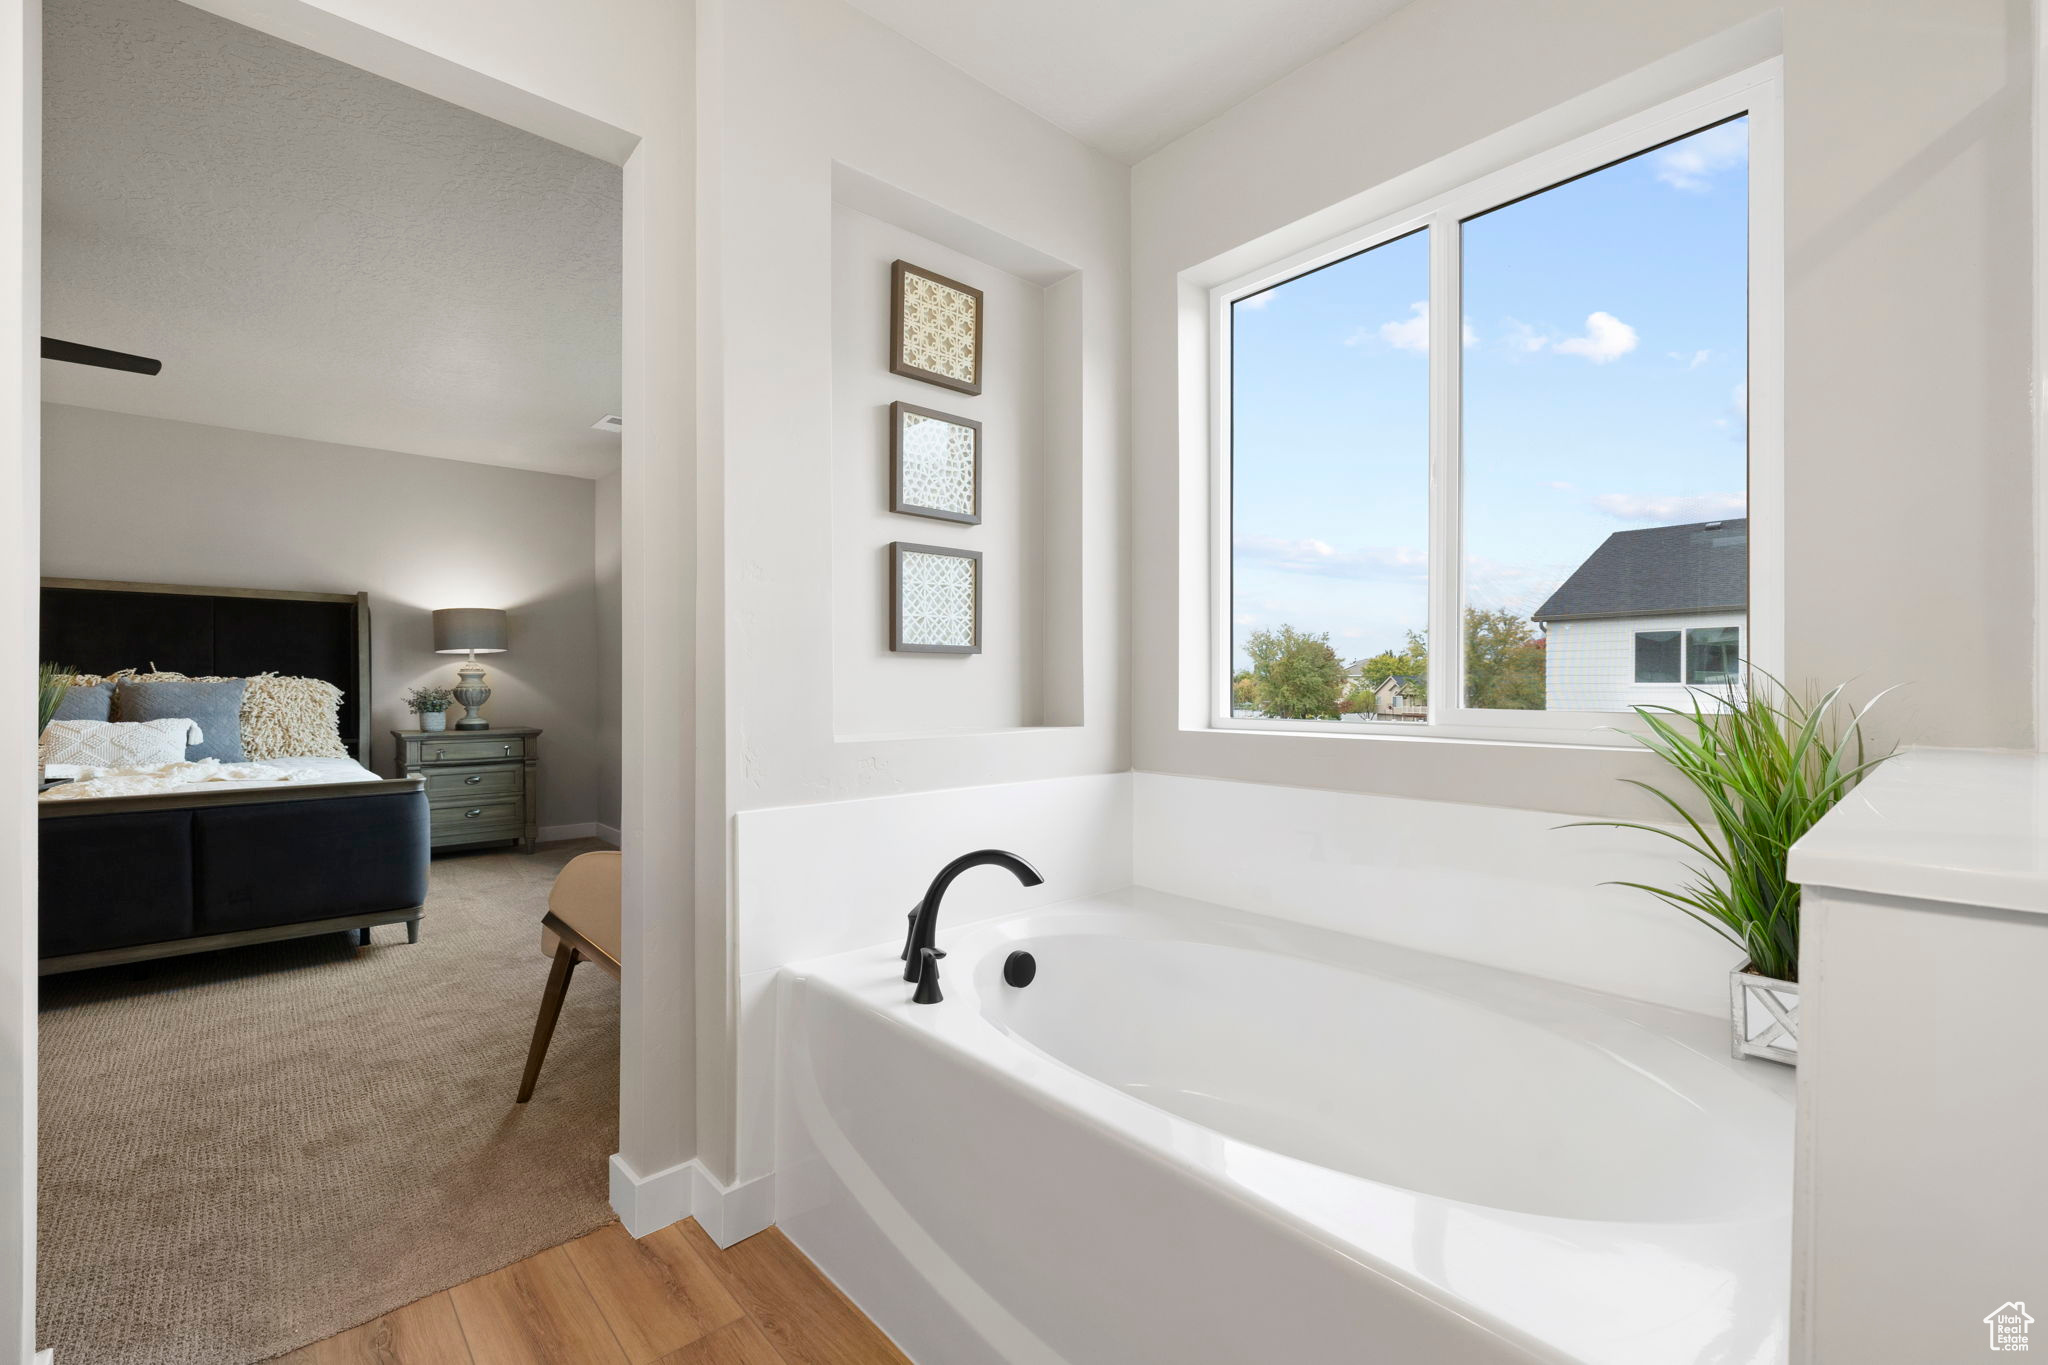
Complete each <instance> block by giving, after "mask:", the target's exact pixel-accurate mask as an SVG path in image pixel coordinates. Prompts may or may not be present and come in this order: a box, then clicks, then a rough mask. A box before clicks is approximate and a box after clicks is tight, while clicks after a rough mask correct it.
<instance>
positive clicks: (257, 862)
mask: <svg viewBox="0 0 2048 1365" xmlns="http://www.w3.org/2000/svg"><path fill="white" fill-rule="evenodd" d="M369 639H370V612H369V599H368V595H367V594H364V593H356V594H339V593H309V592H276V591H267V590H256V589H242V588H204V587H191V586H185V585H173V584H150V583H111V582H97V581H91V580H80V579H44V580H43V591H42V631H41V656H42V657H43V658H44V659H48V660H60V661H62V662H63V663H66V664H69V665H73V666H75V667H76V668H78V669H79V670H80V671H81V672H87V673H113V672H116V671H118V670H120V669H124V668H154V669H157V670H162V671H166V672H179V673H185V674H189V675H191V676H193V677H205V676H219V677H245V676H249V675H252V674H256V673H262V672H274V673H280V674H289V675H294V676H300V677H313V678H321V679H324V680H325V681H327V682H331V683H333V684H334V685H335V686H337V687H339V688H340V689H341V690H342V705H341V716H340V719H341V733H342V740H343V743H344V745H345V747H346V748H347V749H348V750H349V757H348V758H346V759H343V758H338V757H325V758H281V759H275V760H261V761H259V762H260V763H262V764H263V765H264V766H278V767H283V768H286V769H288V770H290V772H289V776H291V778H292V779H293V780H290V781H278V782H210V783H206V784H204V785H202V786H194V787H188V788H183V789H180V790H177V791H173V792H161V793H153V794H148V795H136V796H109V797H103V798H97V799H85V800H45V801H42V802H40V803H38V811H37V814H38V817H39V825H38V843H39V847H40V876H39V912H38V913H39V919H40V923H41V934H42V937H41V947H40V956H41V963H40V970H41V972H42V974H43V975H46V976H47V975H50V974H52V973H56V972H68V971H76V970H79V969H81V968H86V967H102V966H111V965H115V964H119V963H125V962H136V961H142V960H145V959H150V958H160V957H171V956H176V955H180V954H184V953H195V952H207V951H211V950H213V949H218V948H230V947H236V946H239V945H242V944H248V943H261V942H267V941H271V940H275V939H285V938H298V937H304V936H307V935H312V934H328V933H343V932H347V933H352V934H355V935H357V936H359V940H360V941H361V942H365V943H367V942H368V941H369V930H370V929H371V928H372V927H374V926H376V925H380V924H398V923H403V924H405V925H406V928H407V934H406V937H407V941H408V942H415V943H416V942H418V941H419V934H420V922H421V913H422V904H423V903H424V901H425V900H426V892H427V856H428V830H427V819H428V817H427V797H426V790H425V788H426V783H425V781H424V779H422V778H417V777H405V778H379V777H378V776H376V774H374V773H372V772H370V771H369V769H368V768H367V767H366V766H364V765H365V764H366V763H367V761H368V759H369V756H370V747H369V729H370V727H369V700H370V695H371V693H370V651H369Z"/></svg>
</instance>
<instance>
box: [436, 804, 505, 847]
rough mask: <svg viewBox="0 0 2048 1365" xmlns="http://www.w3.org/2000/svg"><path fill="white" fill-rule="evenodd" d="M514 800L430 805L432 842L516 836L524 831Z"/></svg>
mask: <svg viewBox="0 0 2048 1365" xmlns="http://www.w3.org/2000/svg"><path fill="white" fill-rule="evenodd" d="M523 814H524V811H523V808H522V806H521V803H519V802H518V801H477V802H474V803H472V804H470V805H460V804H458V805H452V806H433V807H430V808H429V810H428V818H429V821H430V825H431V828H432V831H433V837H434V842H435V843H437V844H439V843H443V842H446V841H452V840H463V839H518V838H523V837H524V836H525V834H526V830H525V828H524V825H525V820H524V818H523Z"/></svg>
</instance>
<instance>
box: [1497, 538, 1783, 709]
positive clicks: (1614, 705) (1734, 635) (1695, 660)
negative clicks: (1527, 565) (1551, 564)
mask: <svg viewBox="0 0 2048 1365" xmlns="http://www.w3.org/2000/svg"><path fill="white" fill-rule="evenodd" d="M1748 607H1749V520H1748V518H1746V517H1735V518H1731V519H1729V520H1726V521H1702V522H1693V523H1690V524H1688V525H1684V526H1651V527H1647V528H1645V529H1643V530H1640V531H1616V532H1615V533H1614V534H1613V535H1611V536H1609V537H1607V539H1606V540H1605V541H1604V542H1602V543H1601V546H1600V548H1599V549H1597V550H1595V551H1593V553H1592V555H1591V556H1590V557H1588V558H1587V560H1586V562H1585V563H1583V564H1581V565H1579V567H1578V568H1577V569H1576V570H1574V571H1573V573H1572V576H1571V577H1570V578H1567V579H1566V580H1565V581H1564V584H1563V586H1561V587H1559V588H1558V590H1557V591H1556V592H1554V593H1552V594H1551V595H1550V597H1549V600H1547V601H1546V602H1544V604H1543V605H1542V606H1541V607H1538V608H1537V609H1536V611H1535V612H1534V613H1533V615H1532V618H1531V619H1533V620H1535V621H1537V622H1538V623H1539V624H1541V625H1542V627H1543V629H1544V632H1545V637H1546V647H1545V649H1544V703H1545V706H1546V708H1547V709H1548V710H1552V711H1626V710H1627V709H1628V708H1629V707H1631V706H1638V705H1646V704H1648V705H1656V704H1663V705H1675V706H1683V705H1686V704H1687V698H1688V694H1687V692H1686V690H1685V689H1686V687H1687V686H1688V685H1691V686H1695V687H1707V688H1722V687H1726V686H1727V685H1728V684H1730V683H1732V682H1737V681H1739V679H1740V660H1742V659H1744V658H1746V657H1747V656H1748V649H1747V641H1746V640H1745V639H1744V638H1743V637H1744V634H1745V632H1746V630H1747V623H1748Z"/></svg>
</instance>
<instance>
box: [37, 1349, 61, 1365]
mask: <svg viewBox="0 0 2048 1365" xmlns="http://www.w3.org/2000/svg"><path fill="white" fill-rule="evenodd" d="M56 1358H57V1348H56V1347H54V1346H45V1347H44V1348H43V1349H42V1350H40V1351H37V1352H36V1358H35V1360H34V1361H33V1362H31V1365H51V1362H52V1361H54V1360H55V1359H56Z"/></svg>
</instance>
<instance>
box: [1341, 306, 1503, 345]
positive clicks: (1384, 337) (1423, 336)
mask: <svg viewBox="0 0 2048 1365" xmlns="http://www.w3.org/2000/svg"><path fill="white" fill-rule="evenodd" d="M1409 311H1410V314H1411V316H1409V317H1406V318H1403V319H1401V320H1400V321H1399V322H1383V323H1381V324H1380V329H1379V337H1380V340H1381V341H1384V342H1385V343H1387V345H1389V346H1391V347H1393V348H1394V349H1395V350H1397V351H1414V352H1416V353H1417V354H1418V355H1428V354H1429V305H1428V304H1426V303H1416V304H1410V305H1409ZM1369 335H1370V334H1369V333H1367V332H1366V330H1365V329H1364V328H1363V327H1361V328H1359V329H1358V330H1357V331H1355V332H1353V333H1352V334H1351V335H1350V337H1348V338H1347V339H1346V340H1345V342H1344V344H1345V345H1346V346H1356V345H1358V344H1360V343H1361V342H1363V341H1365V340H1366V339H1367V337H1368V336H1369ZM1465 344H1466V345H1467V346H1476V345H1478V344H1479V334H1478V333H1477V332H1474V331H1473V330H1472V323H1471V321H1470V320H1469V319H1467V320H1466V322H1465Z"/></svg>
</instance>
